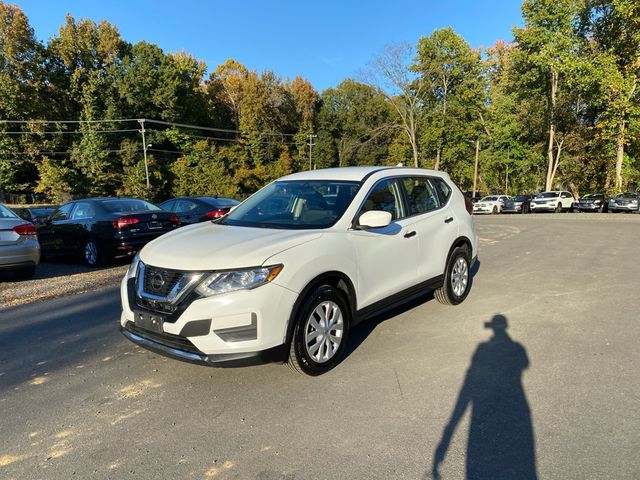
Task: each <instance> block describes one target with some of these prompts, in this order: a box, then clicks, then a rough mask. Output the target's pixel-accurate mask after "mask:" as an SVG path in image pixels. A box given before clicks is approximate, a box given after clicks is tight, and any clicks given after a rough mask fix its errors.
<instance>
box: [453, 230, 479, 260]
mask: <svg viewBox="0 0 640 480" xmlns="http://www.w3.org/2000/svg"><path fill="white" fill-rule="evenodd" d="M458 247H467V250H468V251H469V257H470V258H469V260H472V258H471V257H472V256H473V245H472V244H471V240H469V239H468V238H467V237H465V236H462V237H458V238H456V239H455V241H454V242H453V244H452V245H451V248H450V249H449V253H447V261H448V260H449V257H450V256H451V253H452V252H453V251H454V250H455V249H456V248H458Z"/></svg>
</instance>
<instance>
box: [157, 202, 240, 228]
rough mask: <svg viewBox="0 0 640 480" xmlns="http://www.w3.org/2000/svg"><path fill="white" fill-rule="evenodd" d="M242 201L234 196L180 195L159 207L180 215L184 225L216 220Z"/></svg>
mask: <svg viewBox="0 0 640 480" xmlns="http://www.w3.org/2000/svg"><path fill="white" fill-rule="evenodd" d="M239 203H240V202H239V201H238V200H234V199H233V198H222V197H178V198H172V199H171V200H167V201H166V202H163V203H161V204H160V205H159V207H160V208H161V209H163V210H166V211H167V212H173V213H175V214H176V215H178V217H180V223H181V224H182V225H188V224H191V223H198V222H204V221H205V220H215V219H216V218H220V217H222V216H223V215H226V214H227V213H228V212H229V210H231V208H233V207H234V206H236V205H238V204H239Z"/></svg>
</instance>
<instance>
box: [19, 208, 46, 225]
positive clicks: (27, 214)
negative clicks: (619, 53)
mask: <svg viewBox="0 0 640 480" xmlns="http://www.w3.org/2000/svg"><path fill="white" fill-rule="evenodd" d="M13 211H14V212H16V213H17V214H18V216H19V217H21V218H24V219H25V220H27V221H28V222H31V223H44V221H45V220H46V219H47V218H49V217H50V216H51V214H52V213H53V212H55V211H56V207H24V208H14V209H13Z"/></svg>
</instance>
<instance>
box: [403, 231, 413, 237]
mask: <svg viewBox="0 0 640 480" xmlns="http://www.w3.org/2000/svg"><path fill="white" fill-rule="evenodd" d="M415 236H416V231H415V230H411V231H410V232H407V233H405V234H404V238H411V237H415Z"/></svg>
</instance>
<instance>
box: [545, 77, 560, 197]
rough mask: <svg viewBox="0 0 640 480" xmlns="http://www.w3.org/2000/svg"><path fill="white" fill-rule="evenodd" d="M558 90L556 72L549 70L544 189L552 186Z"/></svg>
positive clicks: (549, 188)
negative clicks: (549, 86)
mask: <svg viewBox="0 0 640 480" xmlns="http://www.w3.org/2000/svg"><path fill="white" fill-rule="evenodd" d="M557 91H558V72H556V71H555V70H552V71H551V112H550V120H549V145H548V147H547V162H548V164H547V181H546V183H545V190H551V189H552V188H553V174H554V169H553V164H554V154H553V146H554V144H555V135H556V118H555V117H556V94H557Z"/></svg>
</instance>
